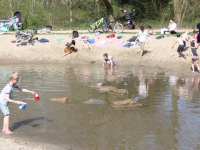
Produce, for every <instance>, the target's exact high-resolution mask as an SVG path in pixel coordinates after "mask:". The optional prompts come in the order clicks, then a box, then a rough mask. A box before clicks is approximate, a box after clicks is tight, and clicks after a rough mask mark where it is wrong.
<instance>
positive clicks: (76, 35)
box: [72, 30, 79, 38]
mask: <svg viewBox="0 0 200 150" xmlns="http://www.w3.org/2000/svg"><path fill="white" fill-rule="evenodd" d="M78 36H79V35H78V31H77V30H74V31H73V32H72V38H76V37H78Z"/></svg>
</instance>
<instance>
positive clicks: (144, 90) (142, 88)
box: [138, 70, 152, 97]
mask: <svg viewBox="0 0 200 150" xmlns="http://www.w3.org/2000/svg"><path fill="white" fill-rule="evenodd" d="M150 83H152V79H148V80H146V83H145V77H144V75H143V72H142V70H140V74H139V87H138V91H139V95H141V96H143V97H148V93H149V92H148V91H149V84H150Z"/></svg>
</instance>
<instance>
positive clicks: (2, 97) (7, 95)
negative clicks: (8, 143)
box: [0, 72, 34, 134]
mask: <svg viewBox="0 0 200 150" xmlns="http://www.w3.org/2000/svg"><path fill="white" fill-rule="evenodd" d="M19 77H20V74H19V73H17V72H14V73H12V74H11V75H10V82H9V83H8V84H7V85H6V86H5V87H4V88H3V90H2V91H1V93H0V109H1V111H2V112H3V114H4V121H3V129H2V133H5V134H10V133H12V132H11V131H10V130H9V118H10V112H9V109H8V104H9V103H10V102H11V103H15V104H18V105H21V103H22V102H21V101H15V100H12V97H13V92H14V88H17V89H18V90H19V91H22V92H29V93H32V94H34V91H29V90H27V89H21V88H20V87H19V86H18V85H17V82H18V80H19Z"/></svg>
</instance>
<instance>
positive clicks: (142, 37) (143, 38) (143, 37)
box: [136, 26, 148, 57]
mask: <svg viewBox="0 0 200 150" xmlns="http://www.w3.org/2000/svg"><path fill="white" fill-rule="evenodd" d="M140 29H141V31H140V32H139V33H138V37H137V39H139V45H140V49H141V54H140V57H142V55H143V54H144V45H145V42H146V41H147V44H148V36H147V32H146V31H144V27H143V26H141V27H140ZM137 39H136V41H137Z"/></svg>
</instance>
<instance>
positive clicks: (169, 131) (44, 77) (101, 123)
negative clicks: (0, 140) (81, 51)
mask: <svg viewBox="0 0 200 150" xmlns="http://www.w3.org/2000/svg"><path fill="white" fill-rule="evenodd" d="M13 71H18V72H20V73H21V74H22V76H21V79H20V81H19V83H18V85H19V86H20V87H24V88H27V89H30V90H35V91H36V92H38V94H39V96H40V101H38V102H37V101H35V100H34V99H33V96H32V95H31V94H28V93H22V92H21V93H20V92H18V91H17V90H15V92H14V98H13V99H15V100H22V101H23V102H26V103H27V107H26V109H25V110H19V109H18V106H17V105H15V104H10V105H9V109H10V113H11V118H10V128H11V129H12V130H13V131H14V132H15V134H13V135H12V137H15V138H23V139H24V140H28V141H34V142H44V143H52V144H55V145H59V146H61V147H62V148H63V149H74V150H75V149H84V150H86V149H88V150H96V149H98V150H99V149H102V150H105V149H110V150H112V149H115V150H124V149H126V150H131V149H135V150H137V149H138V150H139V149H144V150H146V149H199V148H200V145H199V143H200V139H199V134H200V130H199V124H200V121H199V119H198V118H199V117H200V95H199V84H198V82H199V77H193V76H190V77H187V76H181V77H178V76H175V75H173V74H172V75H168V76H166V75H154V74H155V73H158V72H162V70H160V69H157V68H149V69H147V68H145V67H136V66H128V67H115V68H114V69H113V70H111V69H110V68H107V69H103V68H102V66H100V65H97V64H90V65H67V64H54V65H53V64H51V65H44V64H43V65H36V64H35V65H31V64H27V65H22V64H18V65H8V64H3V65H1V66H0V80H1V82H0V88H1V89H2V88H3V87H4V86H5V85H6V84H7V83H8V78H9V75H10V73H11V72H13ZM99 83H101V84H102V85H103V86H114V87H117V88H118V89H126V90H127V91H128V93H127V94H118V93H109V92H101V91H99V90H98V89H97V88H96V85H97V84H99ZM134 94H140V95H143V96H144V97H145V99H141V100H139V101H138V102H139V103H143V104H144V106H141V107H126V108H115V107H112V106H111V104H112V103H113V102H114V101H118V100H125V99H129V98H132V97H133V95H134ZM61 97H68V98H69V101H68V102H67V103H63V102H54V101H50V99H52V98H61ZM89 99H97V100H104V101H105V102H106V103H105V104H98V105H96V104H85V103H84V102H85V101H87V100H89ZM0 118H2V120H3V115H2V113H1V114H0ZM0 128H2V123H0Z"/></svg>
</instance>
